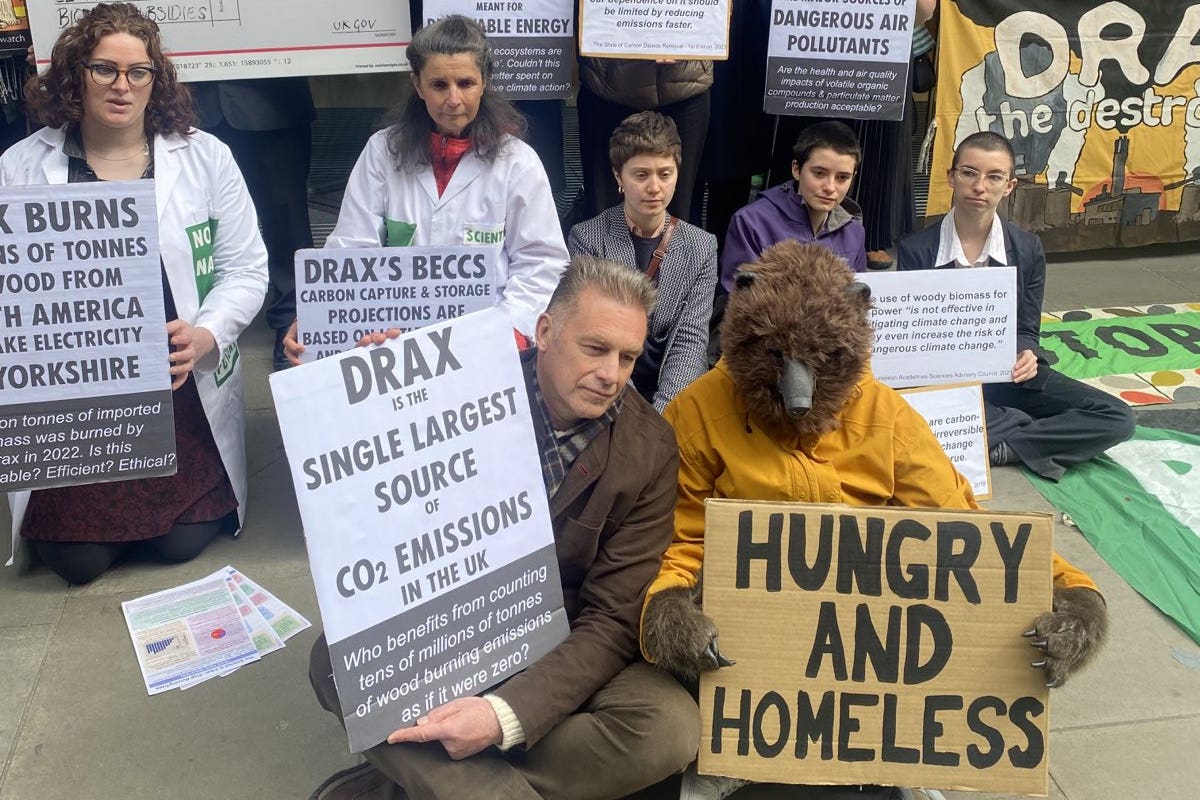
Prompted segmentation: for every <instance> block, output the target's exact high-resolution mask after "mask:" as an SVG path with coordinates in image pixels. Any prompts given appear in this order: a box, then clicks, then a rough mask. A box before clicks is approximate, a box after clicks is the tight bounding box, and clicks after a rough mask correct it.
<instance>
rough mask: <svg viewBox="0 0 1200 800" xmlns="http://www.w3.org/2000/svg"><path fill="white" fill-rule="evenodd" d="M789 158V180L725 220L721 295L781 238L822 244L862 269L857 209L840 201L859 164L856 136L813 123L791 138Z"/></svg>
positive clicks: (863, 249)
mask: <svg viewBox="0 0 1200 800" xmlns="http://www.w3.org/2000/svg"><path fill="white" fill-rule="evenodd" d="M792 155H793V160H792V178H794V180H791V181H788V182H787V183H784V184H781V185H779V186H776V187H774V188H771V189H767V190H766V191H765V192H763V193H762V194H761V195H759V197H758V199H757V200H755V201H754V202H753V203H751V204H749V205H748V206H746V207H745V208H742V209H741V210H739V211H738V212H737V213H736V214H734V215H733V219H732V220H731V221H730V222H729V232H728V233H727V234H726V236H725V252H724V253H722V254H721V285H722V286H723V287H724V288H725V291H727V292H728V291H729V290H730V289H732V288H733V274H734V273H735V272H737V270H738V267H740V266H741V265H742V264H749V263H752V262H754V261H757V260H758V257H759V255H761V254H762V251H763V250H766V249H767V248H768V247H770V246H771V245H773V244H775V243H776V242H780V241H783V240H784V239H796V240H797V241H800V242H816V243H817V244H822V245H825V246H826V247H828V248H829V249H830V250H832V251H833V252H835V253H837V254H838V255H839V256H841V257H842V258H844V259H846V263H848V264H849V265H850V268H851V269H853V270H854V271H855V272H863V271H864V270H866V268H867V250H866V230H865V229H864V228H863V224H862V210H861V209H859V207H858V206H857V205H856V204H855V203H854V201H853V200H849V199H847V198H846V192H848V191H849V190H850V185H851V184H852V183H853V182H854V173H855V172H856V171H857V170H858V165H859V163H860V162H861V161H862V148H861V147H859V144H858V137H857V136H855V135H854V131H852V130H850V128H849V127H848V126H846V125H844V124H843V123H841V122H818V123H816V124H815V125H810V126H809V127H807V128H805V129H804V131H803V132H802V133H801V134H800V136H799V137H798V138H797V139H796V144H795V145H794V146H793V147H792Z"/></svg>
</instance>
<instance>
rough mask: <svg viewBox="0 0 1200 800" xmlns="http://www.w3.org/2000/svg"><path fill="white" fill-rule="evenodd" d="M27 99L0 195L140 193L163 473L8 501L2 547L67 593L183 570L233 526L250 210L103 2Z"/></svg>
mask: <svg viewBox="0 0 1200 800" xmlns="http://www.w3.org/2000/svg"><path fill="white" fill-rule="evenodd" d="M26 96H27V101H28V103H29V105H30V111H31V113H32V115H33V116H35V117H36V118H38V119H40V120H41V121H43V122H45V123H46V124H47V126H48V127H46V128H43V129H42V130H40V131H38V132H37V133H34V134H33V135H32V136H30V137H28V138H26V139H24V140H23V141H21V142H18V143H17V144H16V145H14V146H13V147H11V148H10V149H9V150H8V151H6V152H5V153H4V155H3V156H2V157H0V185H3V186H28V185H42V184H47V185H52V184H62V183H75V182H83V181H97V180H136V179H139V178H153V179H154V183H155V199H156V203H157V207H158V225H159V240H160V246H161V254H162V275H163V295H164V300H165V306H166V309H167V319H168V320H169V321H168V322H167V335H168V340H169V342H170V353H169V354H167V353H164V354H163V365H162V368H163V369H164V370H167V369H169V370H170V375H171V387H172V389H173V390H174V392H173V394H172V400H173V405H174V411H175V435H176V463H177V466H178V472H177V474H175V475H172V476H167V477H161V478H145V479H135V480H128V481H118V482H115V483H96V484H88V485H82V486H68V487H63V488H53V489H42V490H38V491H34V492H32V494H31V493H30V492H19V493H14V494H11V495H10V496H9V498H10V503H11V506H12V511H13V534H14V538H15V536H16V534H17V533H18V532H19V533H20V534H21V535H23V536H24V537H25V538H26V539H28V540H30V541H31V542H32V543H33V545H34V549H35V550H36V551H37V553H38V555H39V556H40V557H41V560H42V561H44V562H45V563H46V564H47V565H49V566H50V567H51V568H52V569H54V570H55V571H56V572H58V573H59V574H60V575H62V576H63V577H64V578H66V579H67V580H68V581H70V582H71V583H76V584H79V583H87V582H88V581H90V580H92V579H94V578H95V577H97V576H98V575H100V574H101V573H102V572H104V571H105V570H106V569H108V567H109V566H111V565H112V563H113V562H114V561H115V560H116V559H118V558H120V557H122V556H123V555H124V554H125V553H126V552H128V551H129V550H131V549H134V548H137V549H141V550H143V551H147V552H148V553H149V554H150V555H152V556H153V557H156V558H158V559H162V560H167V561H185V560H188V559H191V558H193V557H195V556H196V555H197V554H198V553H199V552H200V551H201V550H203V548H204V547H205V546H206V545H207V544H208V543H209V542H210V541H211V540H212V539H213V538H214V537H215V536H216V535H217V534H218V533H219V532H221V531H222V530H226V529H228V530H236V529H239V528H240V527H241V519H242V518H243V517H244V514H245V507H246V466H245V443H244V436H243V433H244V418H243V406H242V378H241V365H240V362H239V358H238V350H237V337H238V335H239V334H240V333H241V332H242V330H243V329H244V328H245V327H246V325H247V324H249V322H250V320H251V319H253V317H254V315H255V314H256V313H257V312H258V309H259V307H260V306H261V305H262V301H263V297H264V296H265V294H266V285H267V253H266V248H265V247H264V246H263V242H262V239H261V237H260V236H259V233H258V223H257V217H256V216H255V213H254V206H253V204H252V203H251V200H250V196H249V193H248V192H247V191H246V185H245V182H244V181H243V180H242V176H241V173H240V172H239V171H238V168H237V165H236V164H235V163H234V161H233V158H232V156H231V155H230V152H229V149H228V148H227V147H226V146H225V145H224V144H222V143H221V142H219V141H218V140H217V139H215V138H214V137H212V136H209V135H208V134H205V133H201V132H199V131H196V130H193V129H192V127H191V124H192V107H191V99H190V96H189V95H188V93H187V91H186V89H184V88H183V87H182V86H181V85H180V84H179V83H178V82H177V81H176V78H175V71H174V68H173V67H172V66H171V63H170V61H168V60H167V58H166V57H165V56H164V55H163V53H162V47H161V43H160V40H159V34H158V26H157V25H156V24H155V23H154V22H153V21H152V20H150V19H148V18H146V17H144V16H142V14H141V13H140V12H139V11H138V9H137V8H136V7H135V6H133V5H132V4H128V3H113V4H103V3H102V4H100V5H97V6H96V7H95V8H94V9H93V10H91V11H89V12H87V13H86V14H84V15H83V16H82V17H81V18H80V20H79V21H78V22H76V23H75V24H74V25H73V26H71V27H70V28H67V29H66V30H64V31H63V33H62V35H61V36H60V37H59V40H58V42H57V43H56V44H55V46H54V50H53V52H52V54H51V58H50V68H49V69H48V70H47V71H46V72H45V73H44V74H43V75H41V76H39V77H37V78H35V79H33V82H31V84H30V87H29V89H28V91H27V92H26ZM192 234H199V236H193V235H192ZM202 240H203V241H204V242H205V243H204V244H201V245H199V247H200V249H199V250H198V249H195V247H196V244H197V242H201V241H202ZM208 242H211V245H209V244H207V243H208ZM201 251H203V252H201ZM209 255H211V257H212V267H213V269H212V270H211V271H208V272H203V274H197V270H196V268H195V265H196V263H197V261H198V260H199V259H205V260H207V258H208V256H209ZM14 544H15V541H14Z"/></svg>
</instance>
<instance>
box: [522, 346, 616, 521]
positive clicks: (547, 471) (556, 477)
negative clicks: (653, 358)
mask: <svg viewBox="0 0 1200 800" xmlns="http://www.w3.org/2000/svg"><path fill="white" fill-rule="evenodd" d="M521 365H522V367H523V368H524V370H525V388H526V389H527V390H528V391H529V405H530V407H531V408H532V410H533V416H534V430H535V433H536V435H537V438H538V453H539V454H540V455H541V461H542V478H543V480H545V482H546V497H547V498H552V497H554V493H555V492H557V491H558V488H559V487H560V486H562V484H563V481H564V480H565V479H566V477H567V470H569V469H570V468H571V465H572V464H574V463H575V460H576V459H577V458H579V456H580V454H582V453H583V451H584V450H586V449H587V447H588V445H589V444H591V443H592V440H593V439H595V438H596V437H597V436H599V435H600V434H601V433H602V432H603V431H604V429H605V428H607V427H608V426H610V425H612V423H613V421H614V420H615V419H616V418H617V415H618V414H620V413H621V406H622V404H623V402H624V399H625V392H621V394H620V395H618V396H617V399H616V400H615V401H614V402H613V404H612V405H611V406H609V407H608V410H607V411H605V412H604V414H602V415H601V416H599V417H597V418H595V419H581V420H579V422H578V424H576V425H574V426H572V427H571V428H569V429H568V430H565V431H558V430H555V429H554V423H553V422H551V420H550V409H549V407H548V406H547V405H546V397H545V395H543V394H542V390H541V387H540V386H539V385H538V379H537V349H536V348H529V349H528V350H524V351H522V353H521Z"/></svg>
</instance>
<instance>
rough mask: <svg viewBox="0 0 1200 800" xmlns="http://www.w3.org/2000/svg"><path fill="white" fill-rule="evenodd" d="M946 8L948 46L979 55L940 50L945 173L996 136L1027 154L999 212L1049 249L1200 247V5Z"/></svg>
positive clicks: (968, 4) (944, 202)
mask: <svg viewBox="0 0 1200 800" xmlns="http://www.w3.org/2000/svg"><path fill="white" fill-rule="evenodd" d="M946 6H947V7H946V8H944V9H943V10H944V12H945V15H944V16H943V19H942V32H941V38H942V41H955V42H962V43H966V44H967V46H965V47H961V48H943V50H942V53H941V61H940V71H939V74H940V80H941V81H942V88H943V94H942V97H941V99H942V100H943V101H944V102H943V103H940V104H939V105H940V107H939V108H938V112H939V114H938V115H939V118H940V119H939V128H940V130H941V131H943V132H945V133H952V136H946V135H943V136H940V137H939V139H941V141H938V142H937V164H936V167H937V168H940V169H944V168H946V167H948V166H949V160H950V158H949V157H950V153H951V152H952V151H953V147H954V145H955V144H956V143H957V142H960V141H962V139H963V138H965V137H966V136H967V135H969V134H971V133H974V132H975V131H980V130H990V131H994V132H996V133H999V134H1000V135H1002V136H1004V137H1005V138H1007V139H1008V140H1009V141H1010V142H1012V145H1013V149H1014V150H1015V151H1016V178H1017V186H1016V188H1015V189H1014V190H1013V192H1012V193H1011V194H1010V195H1009V196H1008V197H1006V198H1005V200H1004V202H1003V204H1002V205H1001V208H1000V211H1001V213H1002V214H1004V215H1005V216H1006V217H1007V218H1008V219H1010V220H1012V221H1013V222H1015V223H1016V224H1017V225H1020V226H1021V227H1023V228H1025V229H1026V230H1030V231H1035V232H1037V233H1039V234H1040V235H1041V237H1042V240H1043V242H1044V243H1045V245H1046V249H1047V250H1052V251H1053V250H1067V249H1078V248H1081V247H1084V248H1092V247H1108V246H1123V245H1138V244H1144V243H1149V242H1158V241H1178V240H1189V239H1200V44H1197V41H1200V39H1198V37H1200V3H1197V2H1193V3H1188V2H1186V1H1185V2H1178V3H1177V2H1166V0H1125V1H1124V2H1102V0H1063V1H1062V2H1061V3H1058V4H1056V5H1055V7H1054V8H1053V9H1052V10H1049V11H1045V12H1043V11H1031V10H1028V6H1027V4H1026V3H1024V2H1018V0H957V2H955V3H953V4H951V3H947V4H946ZM976 42H977V43H978V44H979V47H978V48H972V47H971V46H970V43H976ZM958 76H961V77H960V78H959V83H958V86H957V87H955V86H954V85H953V81H954V80H955V78H956V77H958ZM955 88H957V91H954V90H955ZM947 94H949V96H947ZM955 95H957V96H955ZM935 184H936V182H935ZM948 205H949V198H948V196H932V195H931V197H930V207H929V213H930V214H931V215H932V214H937V213H941V212H944V211H945V210H946V208H947V207H948Z"/></svg>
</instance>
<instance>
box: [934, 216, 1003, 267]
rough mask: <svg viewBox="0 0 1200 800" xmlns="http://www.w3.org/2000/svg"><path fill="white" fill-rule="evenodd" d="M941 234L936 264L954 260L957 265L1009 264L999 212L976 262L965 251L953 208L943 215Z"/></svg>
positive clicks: (993, 217) (993, 219)
mask: <svg viewBox="0 0 1200 800" xmlns="http://www.w3.org/2000/svg"><path fill="white" fill-rule="evenodd" d="M939 234H940V236H939V237H938V252H937V260H935V261H934V262H933V263H934V264H938V265H941V264H949V263H950V262H951V261H953V262H954V266H956V267H986V266H989V265H990V264H993V263H994V264H995V265H996V266H1002V267H1006V266H1008V254H1007V253H1006V252H1005V250H1004V226H1003V225H1002V224H1001V223H1000V216H999V215H998V214H995V215H993V216H992V229H991V230H990V231H989V232H988V237H987V241H986V242H984V243H983V250H982V251H980V253H979V258H978V259H976V261H975V263H971V261H970V260H969V259H968V258H967V256H966V253H964V252H963V248H962V241H961V240H960V239H959V238H958V229H957V228H955V227H954V209H953V208H951V209H950V211H949V212H947V213H946V216H944V217H942V227H941V229H940V230H939ZM989 259H991V260H990V261H989Z"/></svg>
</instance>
